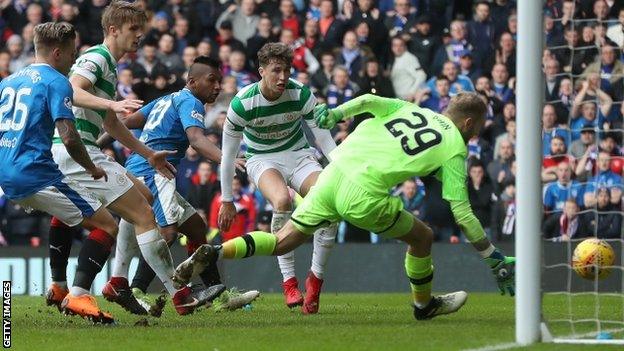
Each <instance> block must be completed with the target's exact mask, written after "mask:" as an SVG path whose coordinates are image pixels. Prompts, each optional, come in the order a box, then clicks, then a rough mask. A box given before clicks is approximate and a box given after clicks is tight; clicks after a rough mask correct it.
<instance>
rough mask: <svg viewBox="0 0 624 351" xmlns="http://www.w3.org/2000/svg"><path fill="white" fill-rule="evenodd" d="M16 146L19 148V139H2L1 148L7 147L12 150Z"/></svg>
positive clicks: (0, 141)
mask: <svg viewBox="0 0 624 351" xmlns="http://www.w3.org/2000/svg"><path fill="white" fill-rule="evenodd" d="M15 146H17V138H13V139H7V138H2V139H0V147H6V148H10V149H12V148H14V147H15Z"/></svg>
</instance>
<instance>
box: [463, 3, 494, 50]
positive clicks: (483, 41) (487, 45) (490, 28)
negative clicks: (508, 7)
mask: <svg viewBox="0 0 624 351" xmlns="http://www.w3.org/2000/svg"><path fill="white" fill-rule="evenodd" d="M467 29H468V39H469V41H470V44H472V46H473V48H474V52H475V54H476V55H477V56H478V57H481V58H485V57H489V56H490V55H491V52H492V43H493V42H494V36H495V35H496V32H495V31H496V29H495V27H494V22H492V20H491V19H490V4H489V3H487V2H486V1H479V2H477V3H476V4H475V6H474V17H473V19H472V21H470V22H468V25H467Z"/></svg>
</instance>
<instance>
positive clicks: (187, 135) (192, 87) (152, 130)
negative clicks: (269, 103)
mask: <svg viewBox="0 0 624 351" xmlns="http://www.w3.org/2000/svg"><path fill="white" fill-rule="evenodd" d="M221 79H222V76H221V72H220V68H219V62H218V61H216V60H213V59H211V58H209V57H207V56H200V57H197V58H196V59H195V60H194V61H193V64H192V65H191V66H190V68H189V72H188V78H187V82H186V87H185V88H184V89H182V90H180V91H178V92H175V93H173V94H169V95H166V96H164V97H162V98H160V99H157V100H154V101H152V102H151V103H149V104H148V105H146V106H144V107H142V108H141V109H140V110H138V111H137V112H135V113H133V114H132V115H130V116H128V117H127V118H125V119H124V121H123V122H124V124H125V125H126V127H128V128H131V129H140V128H142V129H143V131H142V133H141V137H140V140H141V141H143V142H145V144H146V145H147V146H149V147H151V148H153V149H155V150H178V152H177V153H176V154H175V155H172V156H171V157H170V158H169V161H170V162H171V163H172V164H173V165H176V166H177V164H178V163H179V162H180V159H182V158H183V157H184V154H185V151H186V149H187V148H188V147H189V144H190V145H191V146H192V147H193V148H194V149H195V150H197V152H198V153H199V154H200V155H202V156H203V157H205V158H207V159H210V160H212V161H213V162H221V150H219V148H217V147H216V146H215V145H214V144H213V143H211V142H210V140H209V139H208V137H207V136H206V135H204V115H205V110H204V104H207V103H208V104H211V103H213V102H214V101H215V99H216V98H217V96H218V95H219V92H220V91H221V87H220V84H221ZM126 168H127V169H128V171H129V172H130V173H132V174H133V175H134V176H135V177H138V179H140V180H142V181H143V182H144V183H145V184H146V185H147V187H148V188H149V189H150V192H151V194H152V196H153V197H154V202H153V203H152V209H153V211H154V213H155V215H156V221H157V223H158V225H159V227H160V233H161V235H162V236H163V237H164V238H165V240H166V241H167V243H168V244H173V243H174V242H175V240H176V239H177V237H178V233H183V234H184V235H186V236H187V238H188V241H187V243H188V244H187V248H188V250H189V255H190V254H192V253H193V252H195V250H196V249H197V248H198V247H199V246H201V245H202V244H205V243H206V232H207V230H208V229H207V227H206V224H205V223H204V221H203V219H202V218H201V217H200V216H199V214H197V212H196V211H195V209H194V208H193V206H191V205H190V204H189V203H188V201H186V200H185V199H184V198H183V197H182V195H180V194H178V192H177V191H176V184H175V179H168V178H166V177H164V176H162V175H160V174H158V173H157V172H156V171H155V170H154V169H153V168H152V167H151V166H150V164H149V163H148V162H147V160H146V159H145V158H144V157H142V156H141V155H138V154H136V153H133V154H132V155H130V157H129V158H128V160H127V161H126ZM119 226H120V228H123V227H124V226H128V227H129V228H130V229H131V228H132V227H131V225H130V224H129V223H128V222H127V221H125V220H122V222H121V223H120V225H119ZM131 230H132V229H131ZM131 230H130V231H123V230H120V232H119V239H118V241H119V242H123V243H128V244H130V245H131V247H124V246H123V245H117V249H116V254H115V265H114V267H113V274H112V277H111V279H110V281H109V282H108V284H107V285H106V287H105V288H104V290H103V291H102V293H103V294H104V296H105V297H106V298H107V299H110V300H113V301H114V300H115V293H114V290H115V287H116V286H119V285H123V284H125V285H127V283H128V267H129V265H130V260H131V259H132V256H133V254H134V253H135V251H136V250H135V249H136V240H135V239H134V235H133V232H132V231H131ZM122 235H128V238H123V239H122V238H121V236H122ZM137 276H138V277H137ZM154 276H155V274H154V272H153V271H152V270H151V268H150V267H149V265H148V264H147V263H146V262H145V260H144V259H141V260H140V262H139V267H138V268H137V274H136V276H135V280H134V281H133V288H136V289H139V290H140V291H138V292H136V293H135V296H138V297H143V296H142V295H144V294H145V291H146V290H147V287H148V286H149V284H150V283H151V281H152V280H153V279H154ZM199 276H200V277H201V279H202V282H203V283H204V284H205V285H206V286H207V287H210V289H209V290H210V293H208V295H209V298H208V301H212V300H213V299H214V298H216V297H218V295H219V294H220V293H221V292H223V291H224V290H225V286H223V285H222V284H221V278H220V276H219V272H218V270H217V267H216V266H213V267H207V269H205V270H204V271H203V272H202V273H200V274H199ZM120 281H121V283H120ZM135 283H136V284H137V285H138V284H141V286H134V285H135ZM135 291H136V290H135V289H133V292H135ZM243 295H244V296H253V298H254V299H255V297H257V296H258V295H256V294H247V295H245V294H243ZM243 300H244V301H243V302H244V303H243V305H245V304H247V303H249V302H251V301H252V300H253V299H252V300H248V299H243ZM143 301H145V299H144V297H143ZM243 305H241V306H240V307H242V306H243Z"/></svg>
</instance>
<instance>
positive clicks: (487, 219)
mask: <svg viewBox="0 0 624 351" xmlns="http://www.w3.org/2000/svg"><path fill="white" fill-rule="evenodd" d="M468 175H469V178H470V180H469V181H468V198H469V200H470V206H471V207H472V210H473V212H474V214H475V216H476V217H477V219H478V220H479V222H480V223H481V226H483V229H484V230H485V233H486V235H487V236H488V237H491V234H492V230H491V225H492V217H491V213H492V211H493V208H494V204H495V202H496V201H497V200H498V199H497V197H496V194H495V190H494V186H493V185H492V184H491V183H490V181H489V179H487V177H486V176H485V168H484V167H483V164H482V163H481V162H479V161H476V162H472V163H471V164H470V166H469V167H468Z"/></svg>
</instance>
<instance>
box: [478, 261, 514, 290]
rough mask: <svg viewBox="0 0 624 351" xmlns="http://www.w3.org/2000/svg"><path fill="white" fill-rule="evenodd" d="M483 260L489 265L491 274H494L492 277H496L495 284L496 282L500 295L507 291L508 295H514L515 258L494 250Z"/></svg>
mask: <svg viewBox="0 0 624 351" xmlns="http://www.w3.org/2000/svg"><path fill="white" fill-rule="evenodd" d="M485 261H486V262H487V263H488V264H489V265H490V268H491V270H492V274H494V278H495V279H496V284H498V290H500V292H501V295H505V293H509V295H510V296H514V294H515V293H516V288H515V267H516V258H515V257H506V256H503V254H501V253H500V251H498V250H496V251H494V252H493V253H492V254H491V255H490V257H488V258H486V259H485Z"/></svg>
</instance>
